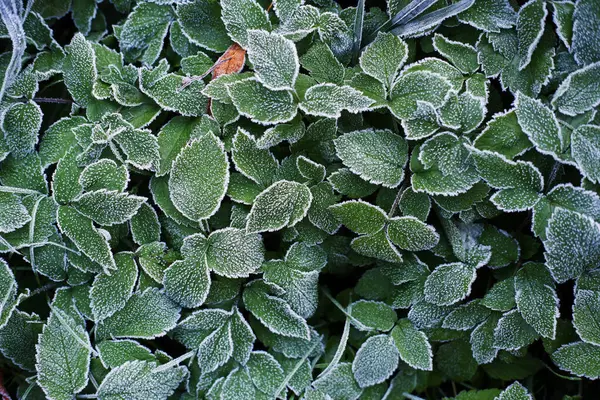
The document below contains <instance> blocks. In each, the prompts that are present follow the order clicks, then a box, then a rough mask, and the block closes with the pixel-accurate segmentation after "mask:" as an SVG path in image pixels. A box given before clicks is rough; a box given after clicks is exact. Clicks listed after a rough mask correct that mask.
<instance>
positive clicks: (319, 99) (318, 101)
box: [300, 83, 374, 118]
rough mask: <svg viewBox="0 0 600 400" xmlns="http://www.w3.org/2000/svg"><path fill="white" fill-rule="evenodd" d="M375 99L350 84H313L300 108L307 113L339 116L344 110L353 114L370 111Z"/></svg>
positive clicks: (332, 116) (331, 116)
mask: <svg viewBox="0 0 600 400" xmlns="http://www.w3.org/2000/svg"><path fill="white" fill-rule="evenodd" d="M373 103H374V101H373V100H372V99H370V98H368V97H367V96H365V95H363V94H362V93H361V92H359V91H358V90H356V89H354V88H352V87H350V86H346V85H344V86H338V85H334V84H333V83H321V84H318V85H314V86H311V87H310V88H309V89H308V90H307V91H306V93H305V94H304V99H303V100H302V101H301V102H300V109H301V110H302V111H304V112H305V113H307V114H310V115H317V116H321V117H328V118H339V117H340V116H341V112H342V111H343V110H347V111H349V112H351V113H353V114H356V113H359V112H362V111H368V110H369V109H370V106H371V105H373Z"/></svg>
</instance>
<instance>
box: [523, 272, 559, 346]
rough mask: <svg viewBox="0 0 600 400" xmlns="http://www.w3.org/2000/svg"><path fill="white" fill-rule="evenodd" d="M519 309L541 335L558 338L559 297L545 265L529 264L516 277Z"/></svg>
mask: <svg viewBox="0 0 600 400" xmlns="http://www.w3.org/2000/svg"><path fill="white" fill-rule="evenodd" d="M515 293H516V296H515V300H516V302H517V308H518V309H519V312H520V313H521V315H522V316H523V319H525V321H527V323H528V324H529V325H531V326H532V327H533V329H535V330H536V332H538V333H539V334H540V335H542V336H544V337H547V338H549V339H554V338H555V336H556V321H557V318H558V317H559V315H560V314H559V312H558V297H557V296H556V291H555V290H554V282H553V281H552V277H551V276H550V273H549V271H548V269H546V267H545V266H544V264H538V263H527V264H525V265H524V266H523V267H522V268H521V269H520V270H519V271H517V273H516V275H515Z"/></svg>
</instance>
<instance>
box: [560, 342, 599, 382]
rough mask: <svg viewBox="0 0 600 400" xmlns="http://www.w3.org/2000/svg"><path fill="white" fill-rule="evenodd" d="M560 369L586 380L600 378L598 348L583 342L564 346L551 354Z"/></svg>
mask: <svg viewBox="0 0 600 400" xmlns="http://www.w3.org/2000/svg"><path fill="white" fill-rule="evenodd" d="M552 360H553V361H554V363H555V364H556V365H558V367H559V368H560V369H563V370H565V371H569V372H571V373H572V374H575V375H577V376H584V377H586V378H588V379H598V377H600V363H598V360H600V346H594V345H593V344H589V343H585V342H574V343H569V344H565V345H564V346H562V347H560V348H559V349H558V350H556V351H555V352H554V353H553V354H552Z"/></svg>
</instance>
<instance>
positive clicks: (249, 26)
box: [221, 0, 271, 48]
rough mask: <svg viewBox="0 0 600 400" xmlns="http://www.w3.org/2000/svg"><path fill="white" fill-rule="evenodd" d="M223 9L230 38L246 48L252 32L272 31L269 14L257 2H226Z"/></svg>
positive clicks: (249, 0) (252, 0)
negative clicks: (257, 30)
mask: <svg viewBox="0 0 600 400" xmlns="http://www.w3.org/2000/svg"><path fill="white" fill-rule="evenodd" d="M221 7H222V12H221V19H222V20H223V23H224V24H225V27H226V28H227V33H228V34H229V37H231V39H232V40H233V41H234V42H236V43H238V44H239V45H240V46H242V47H244V48H246V47H247V46H248V45H249V39H248V32H249V31H250V30H254V29H264V30H266V31H270V30H271V22H270V21H269V17H268V15H267V12H266V11H265V10H264V9H263V8H262V7H261V6H260V4H258V2H256V1H255V0H224V1H222V2H221Z"/></svg>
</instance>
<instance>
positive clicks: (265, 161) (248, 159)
mask: <svg viewBox="0 0 600 400" xmlns="http://www.w3.org/2000/svg"><path fill="white" fill-rule="evenodd" d="M232 145H233V147H232V150H231V159H232V160H233V163H234V165H235V168H236V169H237V170H238V171H239V172H240V173H242V174H243V175H244V176H245V177H247V178H249V179H252V180H253V181H254V182H256V183H258V184H259V185H261V186H262V187H267V186H269V185H270V184H271V182H272V181H273V177H274V176H275V174H276V173H277V169H278V168H279V162H278V161H277V159H276V158H275V157H274V156H273V154H271V152H270V151H269V150H266V149H260V148H258V146H257V143H256V139H255V138H254V136H252V135H251V134H250V133H248V132H247V131H245V130H243V129H242V128H238V131H237V133H236V135H235V136H234V138H233V141H232Z"/></svg>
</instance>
